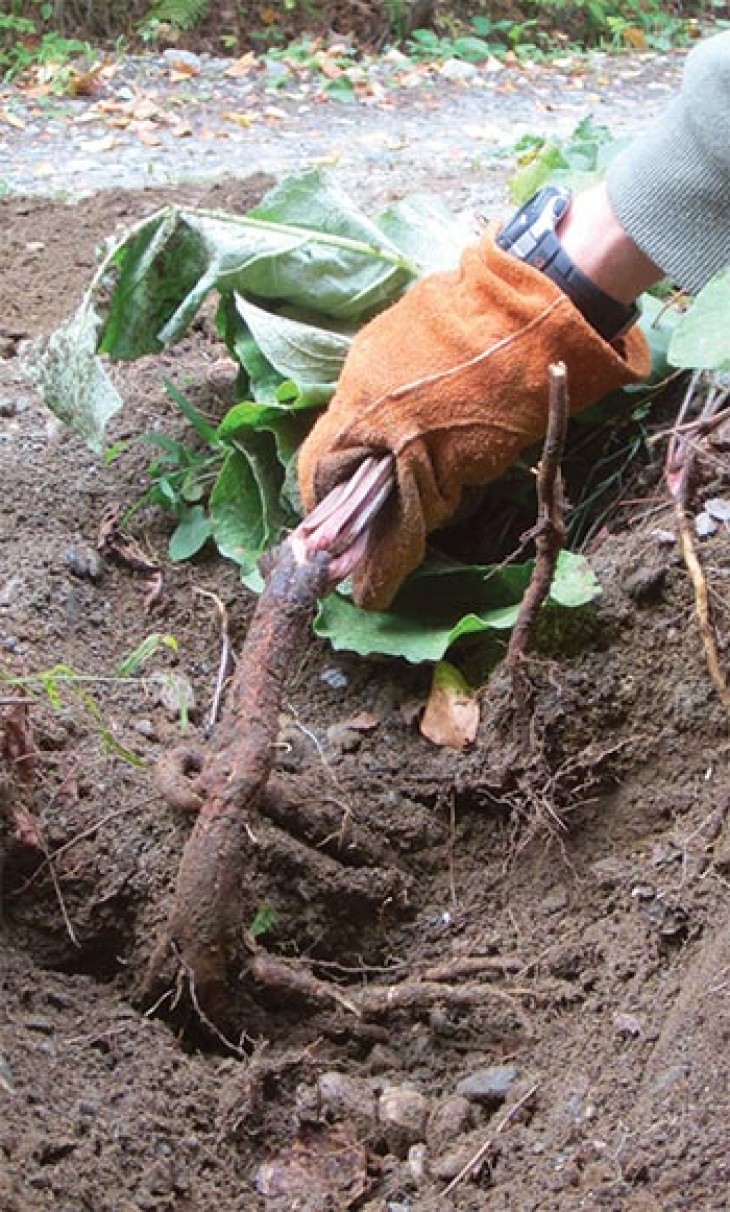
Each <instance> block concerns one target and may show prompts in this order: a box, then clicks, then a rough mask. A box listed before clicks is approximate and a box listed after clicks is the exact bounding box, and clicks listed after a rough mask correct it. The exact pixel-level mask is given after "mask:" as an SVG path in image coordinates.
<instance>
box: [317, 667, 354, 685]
mask: <svg viewBox="0 0 730 1212" xmlns="http://www.w3.org/2000/svg"><path fill="white" fill-rule="evenodd" d="M319 678H320V681H321V682H324V684H325V686H329V688H330V690H345V689H346V687H347V684H348V681H349V679H348V677H347V674H346V673H343V672H342V670H341V669H338V668H337V667H336V666H335V665H330V666H329V668H327V669H323V670H322V672H321V674H320V675H319Z"/></svg>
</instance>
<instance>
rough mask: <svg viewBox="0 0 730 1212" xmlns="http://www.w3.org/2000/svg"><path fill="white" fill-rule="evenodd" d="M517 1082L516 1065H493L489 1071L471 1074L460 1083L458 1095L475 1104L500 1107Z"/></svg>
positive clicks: (482, 1070) (457, 1088) (484, 1070)
mask: <svg viewBox="0 0 730 1212" xmlns="http://www.w3.org/2000/svg"><path fill="white" fill-rule="evenodd" d="M516 1080H517V1069H516V1067H515V1066H514V1065H492V1066H491V1067H490V1068H489V1069H478V1070H477V1071H476V1073H470V1074H469V1076H468V1077H465V1078H464V1079H463V1081H460V1082H459V1084H458V1086H457V1087H456V1093H457V1094H463V1095H464V1098H468V1099H469V1100H470V1101H471V1102H474V1103H482V1104H484V1103H486V1104H490V1103H491V1104H493V1105H498V1104H499V1103H503V1102H504V1100H505V1098H506V1097H507V1095H508V1094H509V1092H510V1089H511V1088H512V1086H513V1085H514V1083H515V1081H516Z"/></svg>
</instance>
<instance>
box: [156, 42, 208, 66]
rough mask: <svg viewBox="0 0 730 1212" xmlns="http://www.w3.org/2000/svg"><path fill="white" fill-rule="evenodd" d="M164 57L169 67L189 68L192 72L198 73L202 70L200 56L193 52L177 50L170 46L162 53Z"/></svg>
mask: <svg viewBox="0 0 730 1212" xmlns="http://www.w3.org/2000/svg"><path fill="white" fill-rule="evenodd" d="M162 57H163V59H164V60H165V62H166V63H167V65H168V66H169V67H172V68H175V67H178V66H179V67H188V68H190V69H191V71H194V72H198V71H200V68H201V62H200V56H199V55H196V54H194V53H193V52H192V51H186V50H177V49H176V48H175V47H174V46H170V47H168V48H167V50H165V51H163V52H162Z"/></svg>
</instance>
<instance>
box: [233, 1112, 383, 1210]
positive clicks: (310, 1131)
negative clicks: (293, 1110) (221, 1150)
mask: <svg viewBox="0 0 730 1212" xmlns="http://www.w3.org/2000/svg"><path fill="white" fill-rule="evenodd" d="M367 1163H368V1157H367V1152H366V1150H365V1148H364V1147H363V1145H361V1144H360V1142H359V1141H358V1139H357V1134H356V1132H355V1130H354V1128H353V1127H352V1125H351V1124H348V1123H343V1124H335V1125H334V1126H333V1127H330V1126H327V1125H313V1126H311V1127H310V1126H307V1127H304V1128H302V1129H301V1130H300V1132H299V1135H298V1136H297V1138H296V1140H295V1141H294V1142H293V1144H291V1145H290V1146H288V1147H287V1148H284V1149H282V1150H280V1152H279V1153H277V1154H276V1155H275V1156H274V1157H272V1158H271V1159H270V1160H269V1161H267V1162H264V1164H263V1165H262V1166H259V1169H258V1171H257V1174H256V1188H257V1190H258V1192H259V1194H260V1195H263V1196H264V1197H265V1198H268V1199H289V1200H290V1201H291V1206H292V1207H297V1206H298V1201H299V1200H306V1206H307V1207H309V1208H314V1207H317V1208H343V1209H344V1208H351V1207H353V1205H354V1204H355V1203H357V1202H358V1200H359V1199H360V1198H361V1197H362V1195H363V1194H364V1193H365V1191H366V1190H367V1188H368V1175H367Z"/></svg>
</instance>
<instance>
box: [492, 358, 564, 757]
mask: <svg viewBox="0 0 730 1212" xmlns="http://www.w3.org/2000/svg"><path fill="white" fill-rule="evenodd" d="M548 377H549V401H548V426H547V433H546V434H545V443H544V445H543V450H542V458H541V460H540V466H539V469H538V476H537V524H536V526H535V528H534V531H533V534H534V537H535V547H536V558H535V568H534V570H533V573H532V577H531V579H530V584H529V585H528V587H527V592H526V593H525V596H524V597H523V599H522V604H521V606H520V612H519V615H518V618H517V622H516V623H515V626H514V629H513V631H512V635H511V637H510V642H509V647H508V649H507V657H506V664H507V668H508V669H509V670H510V674H511V677H512V694H513V697H514V701H515V706H516V709H517V713H518V718H519V720H520V722H521V724H522V726H523V727H524V729H525V733H526V735H527V734H529V716H530V700H531V688H530V682H529V679H528V676H527V672H526V669H525V665H526V662H527V654H528V651H529V648H530V644H531V641H532V635H533V632H534V630H535V624H536V622H537V616H538V613H539V610H540V607H541V606H542V604H543V602H544V601H545V599H546V597H547V596H548V593H549V592H550V586H551V584H552V581H553V577H554V576H555V566H556V564H557V560H558V556H559V555H560V551H561V548H562V546H563V543H564V541H565V518H564V503H563V485H562V476H561V472H560V465H561V462H562V458H563V449H564V447H565V435H566V431H567V426H568V372H567V370H566V368H565V365H564V363H562V362H556V363H555V364H554V365H552V366H550V368H549V370H548Z"/></svg>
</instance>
